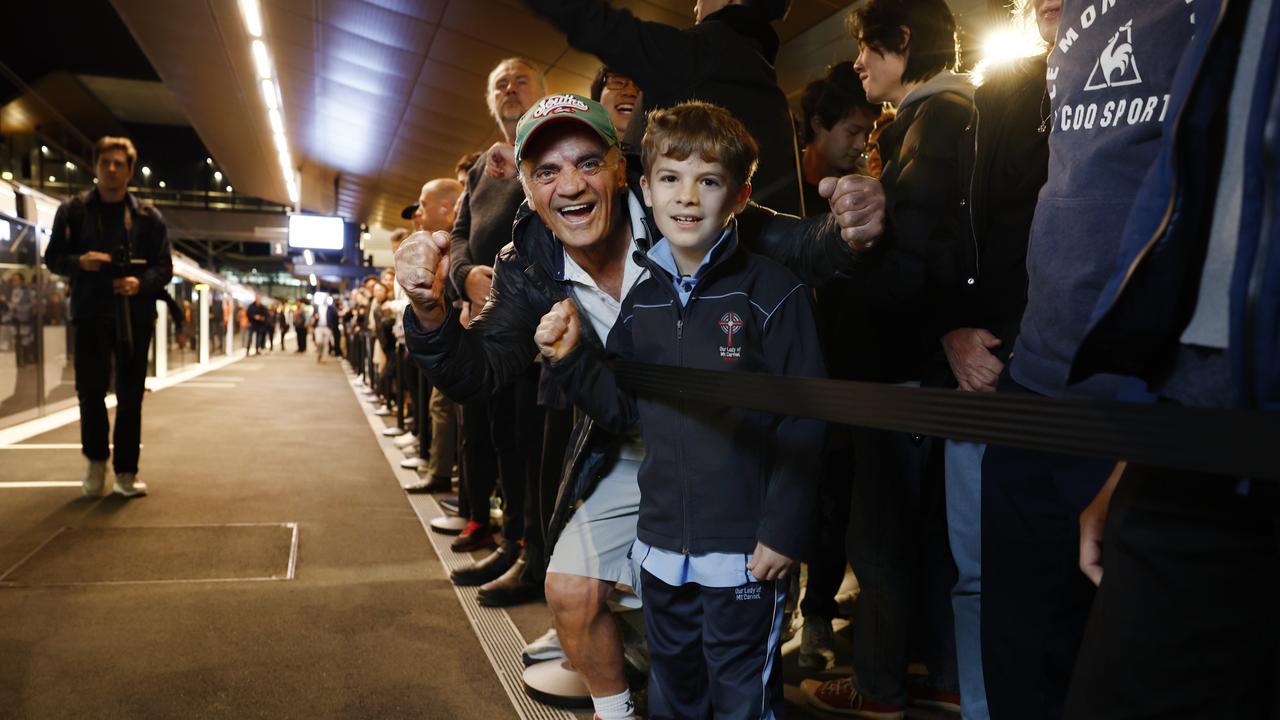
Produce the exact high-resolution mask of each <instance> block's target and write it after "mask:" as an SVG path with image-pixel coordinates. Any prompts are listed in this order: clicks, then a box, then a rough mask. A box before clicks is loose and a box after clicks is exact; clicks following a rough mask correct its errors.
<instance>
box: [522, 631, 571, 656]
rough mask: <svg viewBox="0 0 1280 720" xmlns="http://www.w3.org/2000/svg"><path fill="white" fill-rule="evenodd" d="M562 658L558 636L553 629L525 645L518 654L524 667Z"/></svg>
mask: <svg viewBox="0 0 1280 720" xmlns="http://www.w3.org/2000/svg"><path fill="white" fill-rule="evenodd" d="M562 657H564V648H562V647H560V636H559V635H557V634H556V629H555V628H551V629H550V630H548V631H546V632H545V633H543V634H542V637H540V638H538V639H537V640H534V641H533V642H531V643H529V644H528V645H525V646H524V652H522V653H520V659H521V660H523V661H524V664H525V665H532V664H534V663H540V662H543V661H545V660H555V659H558V658H562Z"/></svg>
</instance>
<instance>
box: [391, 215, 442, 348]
mask: <svg viewBox="0 0 1280 720" xmlns="http://www.w3.org/2000/svg"><path fill="white" fill-rule="evenodd" d="M448 277H449V233H447V232H444V231H443V230H437V231H436V232H434V233H431V234H427V233H426V232H423V231H418V232H416V233H414V234H412V235H410V236H409V237H407V238H405V241H404V242H403V243H401V244H400V249H399V250H397V251H396V282H398V283H400V287H402V288H404V292H405V294H406V295H408V296H409V302H410V304H411V306H412V307H413V314H414V315H416V316H417V318H418V324H419V325H421V326H422V329H423V330H428V331H430V330H435V329H437V328H439V327H440V326H441V325H443V324H444V318H445V307H444V288H445V282H446V281H447V278H448Z"/></svg>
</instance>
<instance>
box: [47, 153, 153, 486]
mask: <svg viewBox="0 0 1280 720" xmlns="http://www.w3.org/2000/svg"><path fill="white" fill-rule="evenodd" d="M137 160H138V152H137V151H136V150H135V149H134V147H133V143H132V142H130V141H129V139H128V138H122V137H104V138H102V139H101V140H99V141H98V142H97V144H95V145H94V148H93V168H94V174H95V175H96V176H97V178H98V184H97V186H96V187H95V188H93V189H92V190H89V191H87V192H84V193H81V194H79V195H77V196H75V197H73V198H72V199H70V200H68V201H66V202H64V203H62V205H60V206H59V207H58V213H57V215H56V216H55V217H54V220H53V233H52V237H50V239H49V247H48V249H47V250H46V251H45V255H44V262H45V265H47V266H48V267H49V269H50V270H52V271H53V272H55V273H58V274H59V275H65V276H67V277H68V278H69V279H70V282H71V320H72V322H74V323H75V325H76V333H75V369H76V394H77V395H78V396H79V399H80V444H81V449H82V452H83V453H84V455H85V457H87V458H89V470H88V473H87V474H86V475H85V479H84V494H85V495H87V496H90V497H98V496H101V495H103V494H105V493H106V492H107V491H108V488H110V486H109V485H107V484H106V473H107V458H108V457H110V455H111V451H110V448H109V446H108V445H107V429H108V423H107V408H106V404H105V402H104V398H105V396H106V394H107V388H108V385H109V384H110V380H111V377H112V370H113V365H114V375H115V392H116V400H117V406H116V430H115V438H114V440H115V462H114V466H115V468H114V469H115V473H116V480H115V492H116V493H118V494H120V495H123V496H125V497H135V496H138V495H145V494H146V492H147V486H146V483H143V482H141V481H139V480H138V478H137V474H138V446H139V440H140V435H141V432H142V395H143V392H144V390H145V388H144V386H143V381H144V379H145V378H146V374H147V348H148V346H150V344H151V335H152V332H153V330H154V327H153V325H154V322H155V318H156V308H155V298H156V297H158V296H159V294H161V293H163V292H165V286H166V285H167V284H168V282H169V279H170V278H171V277H172V276H173V260H172V258H171V257H170V247H169V239H168V236H167V234H166V230H165V224H164V219H163V218H162V217H160V213H159V212H158V211H157V210H156V209H155V208H154V207H151V206H150V205H143V204H142V203H140V202H139V201H138V200H137V199H136V198H135V197H133V196H132V195H130V194H129V192H128V185H129V178H130V177H132V176H133V170H134V166H135V165H136V164H137Z"/></svg>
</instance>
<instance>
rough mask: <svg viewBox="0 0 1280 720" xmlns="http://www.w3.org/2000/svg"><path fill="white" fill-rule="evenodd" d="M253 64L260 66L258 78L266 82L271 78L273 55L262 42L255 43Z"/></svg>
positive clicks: (255, 41) (256, 41)
mask: <svg viewBox="0 0 1280 720" xmlns="http://www.w3.org/2000/svg"><path fill="white" fill-rule="evenodd" d="M253 62H254V63H255V64H256V65H257V66H258V77H260V78H262V79H264V80H265V79H267V78H270V77H271V55H270V54H269V53H268V52H267V44H266V43H264V42H262V41H261V40H254V41H253Z"/></svg>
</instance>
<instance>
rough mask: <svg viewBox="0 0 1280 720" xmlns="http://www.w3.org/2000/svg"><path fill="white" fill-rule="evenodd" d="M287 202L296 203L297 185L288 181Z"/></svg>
mask: <svg viewBox="0 0 1280 720" xmlns="http://www.w3.org/2000/svg"><path fill="white" fill-rule="evenodd" d="M289 202H291V203H293V204H294V205H297V204H298V186H297V185H294V184H293V183H289Z"/></svg>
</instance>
